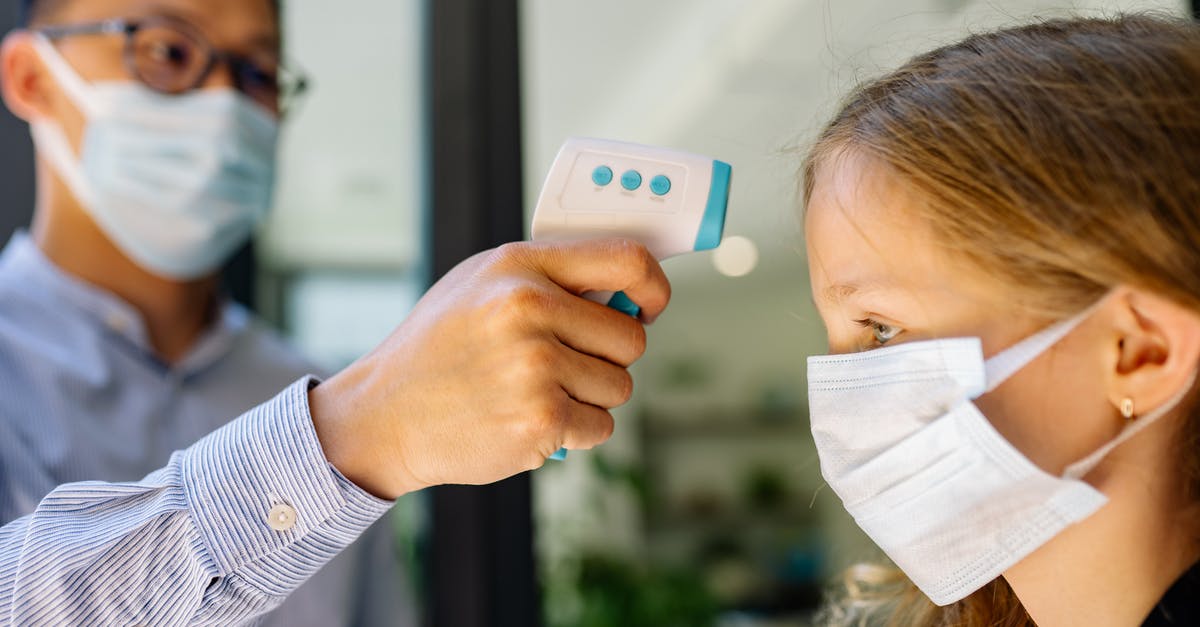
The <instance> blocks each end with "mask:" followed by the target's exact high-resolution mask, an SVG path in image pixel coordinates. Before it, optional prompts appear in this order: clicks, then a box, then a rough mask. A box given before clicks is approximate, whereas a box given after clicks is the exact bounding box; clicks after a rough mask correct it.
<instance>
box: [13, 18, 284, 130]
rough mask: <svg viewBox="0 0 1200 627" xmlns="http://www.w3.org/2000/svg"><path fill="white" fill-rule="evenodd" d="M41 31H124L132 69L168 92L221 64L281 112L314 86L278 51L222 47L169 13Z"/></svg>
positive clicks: (188, 87) (244, 88)
mask: <svg viewBox="0 0 1200 627" xmlns="http://www.w3.org/2000/svg"><path fill="white" fill-rule="evenodd" d="M36 30H37V32H39V33H41V34H43V35H45V36H46V37H48V38H49V39H51V40H55V39H61V38H63V37H69V36H73V35H95V34H107V35H123V36H124V37H125V50H124V60H125V66H126V68H127V69H128V70H129V73H130V74H132V75H133V77H134V78H136V79H138V80H139V81H141V82H142V83H144V84H145V85H146V86H147V87H150V88H151V89H153V90H155V91H159V92H162V93H166V94H182V93H186V92H189V91H192V90H194V89H197V88H199V87H200V86H201V85H202V84H204V81H205V80H207V79H208V77H209V75H210V74H212V71H213V69H214V68H216V67H217V64H218V63H224V64H225V65H226V66H227V67H228V68H229V73H230V75H231V76H232V78H233V84H234V88H236V89H237V90H238V91H240V92H242V93H243V94H246V96H248V97H249V98H251V99H252V100H254V101H255V102H258V103H259V104H261V105H262V106H264V107H266V108H267V109H269V110H271V111H275V112H278V113H279V114H280V115H283V114H285V113H286V112H287V111H288V110H289V109H290V108H291V107H293V106H294V105H295V103H296V101H297V99H298V98H299V97H300V95H301V94H303V93H304V91H305V90H306V89H307V88H308V79H307V78H306V77H305V76H304V75H303V73H301V72H299V71H296V70H292V69H289V68H288V67H286V66H284V65H283V63H282V62H281V61H280V59H279V57H278V56H277V55H275V54H272V53H263V54H259V55H240V54H233V53H230V52H225V51H221V50H217V49H216V48H215V47H214V46H213V45H212V44H211V43H210V42H209V41H208V40H207V39H206V38H205V37H204V35H203V34H201V33H200V32H199V31H198V30H197V29H196V28H195V27H193V26H191V25H190V24H188V23H187V22H184V21H182V20H179V19H175V18H171V17H167V16H160V17H148V18H144V19H137V20H126V19H111V20H104V21H100V22H86V23H81V24H66V25H61V26H59V25H53V26H43V27H40V28H38V29H36Z"/></svg>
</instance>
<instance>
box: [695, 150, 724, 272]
mask: <svg viewBox="0 0 1200 627" xmlns="http://www.w3.org/2000/svg"><path fill="white" fill-rule="evenodd" d="M732 182H733V168H732V167H730V165H729V164H728V163H725V162H724V161H715V160H714V161H713V171H712V185H710V186H709V188H708V203H707V204H706V205H705V207H704V218H703V219H702V220H701V221H700V232H699V233H697V234H696V247H695V249H696V250H697V251H701V250H712V249H714V248H716V247H717V246H720V245H721V235H722V234H723V233H724V232H725V211H726V209H728V208H729V185H730V183H732Z"/></svg>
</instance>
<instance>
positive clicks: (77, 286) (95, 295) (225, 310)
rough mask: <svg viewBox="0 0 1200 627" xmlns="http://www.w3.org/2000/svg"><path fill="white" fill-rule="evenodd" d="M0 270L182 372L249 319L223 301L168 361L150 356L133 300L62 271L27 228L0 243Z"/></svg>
mask: <svg viewBox="0 0 1200 627" xmlns="http://www.w3.org/2000/svg"><path fill="white" fill-rule="evenodd" d="M0 275H3V276H7V277H10V278H13V279H15V280H16V281H17V285H20V286H21V288H20V289H21V291H22V292H24V293H26V294H28V295H29V296H30V297H32V298H35V299H37V300H40V301H42V302H44V303H48V304H51V305H54V306H62V305H66V306H68V307H70V308H72V309H73V310H75V311H77V312H78V313H79V314H81V315H82V316H84V317H85V318H87V319H89V320H91V321H92V322H94V323H96V324H98V325H99V326H100V327H101V328H103V329H104V330H105V331H106V332H107V333H108V334H109V335H111V336H113V337H116V338H118V339H119V340H120V341H123V342H125V343H126V344H128V345H130V346H132V347H133V348H135V349H136V350H138V351H139V352H141V353H143V354H144V355H145V356H146V357H147V358H148V359H152V360H154V361H156V362H159V363H160V365H163V367H164V368H167V369H169V370H172V371H174V372H176V373H178V374H181V375H188V374H193V373H195V372H198V371H199V370H202V369H204V368H207V367H208V366H210V365H212V364H213V363H215V362H216V361H218V360H219V359H221V358H222V357H224V356H226V355H228V354H229V353H230V352H231V351H232V350H233V348H234V345H235V340H236V339H237V338H238V336H239V335H240V334H241V333H242V332H243V331H244V330H246V328H247V327H248V326H249V325H250V315H249V314H248V312H247V311H246V310H245V309H244V308H242V307H241V306H239V305H237V304H236V303H233V302H232V301H226V302H225V303H224V304H223V305H222V306H221V314H220V316H219V319H218V320H217V321H216V323H215V324H214V325H213V326H212V327H211V328H209V329H208V330H207V331H205V332H204V334H203V335H201V337H200V339H199V340H198V341H197V342H196V345H195V346H193V347H192V349H191V350H190V351H188V354H187V355H185V356H184V358H183V359H181V360H180V361H179V362H178V363H176V364H174V365H172V366H169V367H168V366H166V365H165V364H161V362H160V361H159V360H158V359H157V358H156V357H155V355H154V350H153V349H152V347H151V346H150V341H149V334H148V333H147V332H146V325H145V322H144V321H143V320H142V316H141V314H139V313H138V311H137V310H136V309H134V308H133V306H132V305H130V304H129V303H127V302H125V301H124V300H121V299H120V298H119V297H117V296H116V295H115V294H112V293H111V292H108V291H106V290H103V289H100V288H98V287H96V286H94V285H92V284H90V283H87V282H86V281H82V280H80V279H78V278H76V277H74V276H71V275H69V274H67V273H66V272H64V271H63V270H62V269H60V268H59V267H58V266H56V265H54V262H52V261H51V260H50V259H49V258H47V257H46V256H45V254H43V253H42V251H41V249H39V248H38V247H37V245H36V244H34V242H33V239H32V238H30V237H29V235H28V233H26V232H24V231H18V232H17V233H16V234H14V235H13V237H12V239H11V240H10V241H9V243H8V246H6V247H5V248H4V252H3V253H2V254H0Z"/></svg>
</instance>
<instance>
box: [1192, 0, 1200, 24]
mask: <svg viewBox="0 0 1200 627" xmlns="http://www.w3.org/2000/svg"><path fill="white" fill-rule="evenodd" d="M1191 4H1192V17H1193V18H1195V19H1197V20H1200V0H1192V3H1191Z"/></svg>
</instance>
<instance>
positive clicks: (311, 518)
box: [0, 381, 390, 624]
mask: <svg viewBox="0 0 1200 627" xmlns="http://www.w3.org/2000/svg"><path fill="white" fill-rule="evenodd" d="M307 390H308V385H307V381H301V382H299V383H298V384H296V385H294V386H292V387H290V388H288V389H287V390H285V391H284V392H283V393H281V394H280V395H279V396H278V397H276V398H275V399H273V400H271V401H269V402H268V403H265V404H263V405H262V406H260V407H258V408H255V409H254V410H251V411H250V412H247V414H246V415H244V416H242V417H241V418H239V419H238V420H235V421H234V422H232V423H230V424H229V425H228V426H226V427H224V428H222V429H221V430H218V431H217V432H215V433H213V434H211V435H209V436H208V437H206V438H204V439H203V440H201V441H200V442H198V443H197V444H196V445H194V446H192V447H191V448H189V449H188V450H186V451H182V452H179V453H176V454H175V455H174V456H172V458H171V462H170V463H169V464H168V465H167V466H166V467H165V468H163V469H162V470H160V471H158V472H155V473H153V474H151V475H150V476H148V477H146V478H145V479H144V480H142V481H140V482H137V483H129V484H106V483H76V484H67V485H64V486H60V487H59V488H57V489H56V490H54V491H53V492H51V493H50V494H49V495H47V496H46V497H45V498H44V499H43V500H42V502H41V503H40V504H39V505H38V508H37V510H36V511H35V512H34V513H33V514H31V515H29V516H26V517H24V518H21V519H19V520H17V521H14V522H12V523H10V524H8V525H6V526H5V527H3V528H2V529H0V624H130V623H140V624H177V623H198V624H204V623H207V624H237V623H243V622H246V621H249V620H251V619H253V618H254V617H256V616H259V615H261V614H263V613H265V612H268V611H270V610H271V609H272V608H274V607H275V606H276V605H278V604H279V603H280V602H281V601H282V600H283V598H284V597H286V596H287V594H288V593H290V592H291V591H292V590H294V589H295V588H296V587H297V586H299V585H300V584H301V583H302V582H303V581H304V580H305V579H307V578H308V577H309V576H310V575H312V574H313V573H314V572H316V570H317V569H319V568H320V567H321V566H322V565H323V564H324V563H325V562H327V561H328V560H329V559H331V558H332V557H333V556H334V555H336V554H337V553H338V552H339V551H341V550H342V549H343V548H344V547H345V546H346V545H348V544H349V543H350V542H352V541H353V540H354V539H355V538H356V537H357V536H358V535H359V534H360V533H362V531H363V530H365V529H366V528H367V527H368V526H369V525H370V524H371V523H372V522H373V521H374V520H376V519H377V518H378V517H379V516H380V515H381V514H382V513H383V512H384V511H386V509H387V508H388V506H389V505H390V504H389V503H387V502H385V501H381V500H378V499H375V498H373V497H371V496H369V495H367V494H366V493H364V492H362V491H361V490H360V489H358V488H357V487H356V486H354V485H353V484H351V483H350V482H349V481H347V480H346V479H344V478H343V477H341V476H340V475H339V474H338V473H337V472H336V471H335V470H333V468H332V467H330V466H329V464H328V462H326V461H325V459H324V457H323V454H322V451H321V448H320V445H319V443H318V442H317V439H316V435H315V433H314V431H313V427H312V420H311V416H310V414H309V411H308V406H307ZM273 508H276V509H274V510H273ZM272 511H274V512H275V513H276V514H279V513H281V512H282V513H284V514H287V515H286V516H284V518H288V520H284V521H282V522H281V521H279V520H276V521H275V525H274V526H272V525H271V523H270V522H269V520H268V516H269V514H270V513H271V512H272ZM292 513H294V517H292V516H291V514H292Z"/></svg>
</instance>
